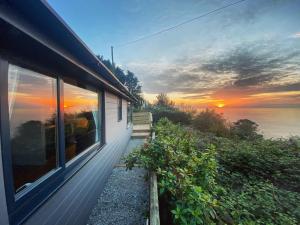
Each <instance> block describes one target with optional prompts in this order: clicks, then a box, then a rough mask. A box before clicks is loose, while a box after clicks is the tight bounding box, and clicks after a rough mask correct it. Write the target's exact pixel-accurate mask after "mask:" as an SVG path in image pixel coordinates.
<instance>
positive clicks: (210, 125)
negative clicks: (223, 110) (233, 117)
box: [192, 109, 230, 137]
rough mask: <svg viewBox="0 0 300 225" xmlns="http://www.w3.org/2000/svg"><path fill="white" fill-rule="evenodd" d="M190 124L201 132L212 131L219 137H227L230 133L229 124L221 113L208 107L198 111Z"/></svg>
mask: <svg viewBox="0 0 300 225" xmlns="http://www.w3.org/2000/svg"><path fill="white" fill-rule="evenodd" d="M192 125H193V127H194V128H195V129H197V130H199V131H201V132H208V133H213V134H215V135H217V136H221V137H228V136H229V134H230V126H229V124H228V123H227V121H226V120H225V119H224V117H223V116H222V114H218V113H216V112H215V111H214V110H210V109H206V110H204V111H202V112H200V113H198V114H197V115H196V116H195V118H194V119H193V122H192Z"/></svg>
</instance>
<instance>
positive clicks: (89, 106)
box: [64, 83, 99, 161]
mask: <svg viewBox="0 0 300 225" xmlns="http://www.w3.org/2000/svg"><path fill="white" fill-rule="evenodd" d="M98 105H99V104H98V94H97V93H96V92H93V91H89V90H87V89H83V88H79V87H76V86H74V85H70V84H67V83H64V113H65V114H64V120H65V121H64V123H65V124H64V126H65V149H66V151H65V157H66V161H69V160H70V159H72V158H74V157H75V156H77V155H78V154H80V153H81V152H83V151H84V150H86V149H87V148H88V147H90V146H92V145H93V144H95V143H96V142H98V141H99V126H98V124H99V110H98Z"/></svg>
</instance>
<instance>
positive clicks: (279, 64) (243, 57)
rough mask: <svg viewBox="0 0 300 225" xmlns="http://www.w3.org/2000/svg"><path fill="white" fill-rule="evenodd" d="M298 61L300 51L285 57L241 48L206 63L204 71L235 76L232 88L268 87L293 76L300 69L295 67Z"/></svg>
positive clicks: (258, 47) (258, 48)
mask: <svg viewBox="0 0 300 225" xmlns="http://www.w3.org/2000/svg"><path fill="white" fill-rule="evenodd" d="M295 59H298V60H299V59H300V50H292V51H290V52H288V53H286V52H284V53H282V52H281V51H278V50H276V49H274V48H270V47H269V46H267V47H265V46H263V45H258V44H256V45H250V46H239V47H237V48H236V49H234V50H231V51H229V52H225V53H224V54H223V55H221V56H220V55H218V56H216V57H215V58H213V59H210V60H207V62H206V63H204V64H203V65H202V69H203V70H204V71H209V72H213V73H217V74H234V75H235V77H234V80H233V85H234V86H237V87H247V86H256V85H262V84H265V83H269V82H271V81H275V80H278V79H282V78H284V77H286V76H288V75H289V74H292V73H294V70H295V67H298V68H299V64H296V65H295V64H294V61H295ZM291 65H293V66H291Z"/></svg>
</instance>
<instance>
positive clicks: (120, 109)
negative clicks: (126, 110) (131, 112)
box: [118, 98, 122, 121]
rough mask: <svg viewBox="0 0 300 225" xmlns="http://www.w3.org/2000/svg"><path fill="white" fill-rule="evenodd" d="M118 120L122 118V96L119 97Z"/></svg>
mask: <svg viewBox="0 0 300 225" xmlns="http://www.w3.org/2000/svg"><path fill="white" fill-rule="evenodd" d="M118 120H119V121H121V120H122V98H119V99H118Z"/></svg>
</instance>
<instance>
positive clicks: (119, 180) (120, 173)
mask: <svg viewBox="0 0 300 225" xmlns="http://www.w3.org/2000/svg"><path fill="white" fill-rule="evenodd" d="M142 143H143V141H142V140H137V139H133V140H131V141H130V142H129V144H128V146H127V149H126V151H125V155H127V154H128V153H129V152H130V151H131V150H132V149H134V148H135V147H136V146H139V145H141V144H142ZM122 163H123V162H122ZM145 175H146V171H145V170H143V169H140V168H134V169H133V170H128V171H126V168H124V167H116V168H115V169H114V170H113V172H112V175H111V176H110V178H109V179H108V181H107V184H106V185H105V187H104V190H103V192H102V194H101V196H100V198H99V199H98V203H97V205H96V206H95V208H94V209H93V211H92V213H91V215H90V217H89V220H88V225H144V224H146V215H147V212H148V208H149V207H148V205H149V185H148V182H146V181H145Z"/></svg>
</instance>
